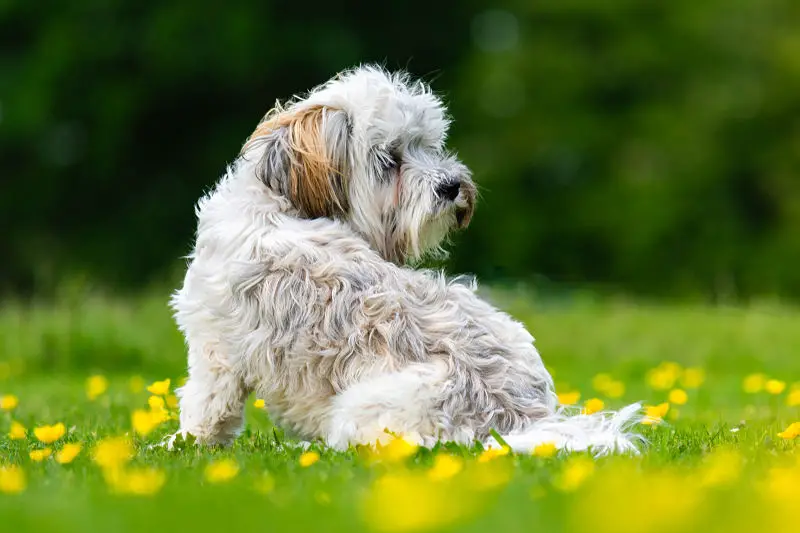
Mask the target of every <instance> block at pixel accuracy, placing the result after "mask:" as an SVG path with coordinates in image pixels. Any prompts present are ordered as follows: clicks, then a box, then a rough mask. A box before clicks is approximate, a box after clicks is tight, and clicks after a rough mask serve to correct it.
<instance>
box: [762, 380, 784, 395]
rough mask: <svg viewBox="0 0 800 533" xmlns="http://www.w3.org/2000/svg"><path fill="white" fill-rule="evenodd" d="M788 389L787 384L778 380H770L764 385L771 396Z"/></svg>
mask: <svg viewBox="0 0 800 533" xmlns="http://www.w3.org/2000/svg"><path fill="white" fill-rule="evenodd" d="M785 389H786V382H785V381H780V380H777V379H769V380H767V382H766V383H764V390H765V391H767V392H768V393H770V394H780V393H782V392H783V391H784V390H785Z"/></svg>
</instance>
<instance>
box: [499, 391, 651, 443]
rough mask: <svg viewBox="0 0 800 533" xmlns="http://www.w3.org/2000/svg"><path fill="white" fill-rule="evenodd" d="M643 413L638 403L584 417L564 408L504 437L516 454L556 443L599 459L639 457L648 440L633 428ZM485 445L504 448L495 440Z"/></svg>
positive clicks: (584, 415)
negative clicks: (611, 455)
mask: <svg viewBox="0 0 800 533" xmlns="http://www.w3.org/2000/svg"><path fill="white" fill-rule="evenodd" d="M641 410H642V406H641V404H638V403H635V404H632V405H629V406H627V407H625V408H624V409H621V410H620V411H617V412H611V411H604V412H598V413H592V414H581V413H580V412H576V411H573V410H571V409H570V408H568V407H563V406H562V407H561V408H560V409H558V410H557V411H556V412H555V413H554V414H552V415H549V416H547V417H545V418H541V419H539V420H537V421H536V422H534V423H533V424H532V425H531V426H529V427H528V428H527V429H525V430H522V431H516V432H513V433H510V434H508V435H501V437H502V439H503V440H504V441H505V442H506V444H508V446H510V447H511V449H512V450H514V451H515V452H524V453H531V452H533V451H534V450H535V449H536V447H537V446H540V445H542V444H549V443H552V444H554V445H555V447H556V448H558V449H563V450H567V451H584V450H589V451H591V452H592V453H594V454H595V455H596V456H600V455H607V454H609V453H634V454H638V453H639V447H640V446H641V445H643V444H644V443H645V440H644V438H643V437H642V436H641V435H638V434H636V433H635V432H633V431H632V429H631V428H632V426H633V425H634V424H636V423H638V422H639V421H641V419H642V417H641ZM485 444H486V445H488V446H491V447H500V443H499V442H497V440H496V439H495V438H493V437H492V438H490V439H489V440H488V441H487V442H486V443H485Z"/></svg>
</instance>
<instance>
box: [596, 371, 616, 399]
mask: <svg viewBox="0 0 800 533" xmlns="http://www.w3.org/2000/svg"><path fill="white" fill-rule="evenodd" d="M613 382H614V378H612V377H611V375H610V374H606V373H600V374H597V375H596V376H595V377H593V378H592V387H593V388H594V390H596V391H597V392H599V393H602V394H605V392H606V389H607V388H608V386H609V385H611V383H613Z"/></svg>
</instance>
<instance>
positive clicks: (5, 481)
mask: <svg viewBox="0 0 800 533" xmlns="http://www.w3.org/2000/svg"><path fill="white" fill-rule="evenodd" d="M23 490H25V473H24V472H23V471H22V469H21V468H20V467H18V466H15V465H11V466H0V492H2V493H3V494H18V493H20V492H22V491H23Z"/></svg>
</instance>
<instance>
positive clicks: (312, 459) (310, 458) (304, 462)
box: [297, 439, 402, 468]
mask: <svg viewBox="0 0 800 533" xmlns="http://www.w3.org/2000/svg"><path fill="white" fill-rule="evenodd" d="M395 440H402V439H395ZM317 461H319V454H318V453H317V452H305V453H304V454H303V455H301V456H300V459H298V461H297V462H298V463H300V466H302V467H303V468H307V467H309V466H311V465H313V464H314V463H316V462H317Z"/></svg>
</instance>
